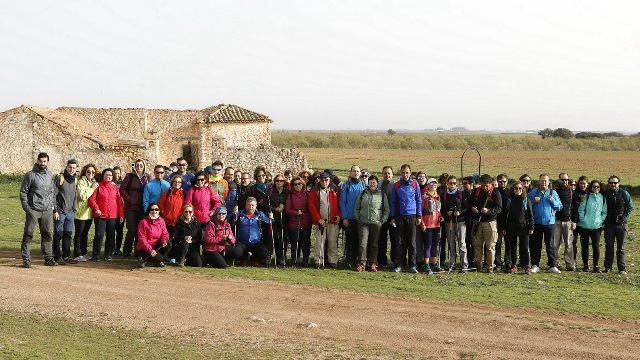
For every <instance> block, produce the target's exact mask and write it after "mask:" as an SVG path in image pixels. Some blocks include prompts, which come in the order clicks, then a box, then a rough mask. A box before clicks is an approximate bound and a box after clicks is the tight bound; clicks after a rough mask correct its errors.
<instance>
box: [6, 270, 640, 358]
mask: <svg viewBox="0 0 640 360" xmlns="http://www.w3.org/2000/svg"><path fill="white" fill-rule="evenodd" d="M5 260H6V259H5ZM0 304H1V307H2V309H4V310H12V311H19V312H26V313H34V314H40V315H44V316H56V317H62V318H68V319H74V320H77V321H81V322H88V323H95V324H102V325H109V326H117V327H124V328H128V329H135V330H143V331H147V332H152V333H158V334H163V335H171V336H179V337H180V336H183V337H189V338H193V337H194V334H197V336H196V337H197V338H198V341H201V342H203V343H206V344H220V343H224V344H227V345H230V344H234V345H233V346H242V347H243V348H245V349H255V351H256V352H254V353H253V354H255V356H256V357H263V356H260V354H261V353H260V352H259V351H265V352H264V353H263V354H267V353H269V351H268V350H269V349H270V348H272V349H273V348H276V349H278V350H281V351H285V353H288V354H289V356H288V357H299V358H325V357H336V356H338V357H340V356H343V357H346V358H353V357H355V356H364V357H378V358H400V357H402V358H425V357H427V356H433V357H437V358H460V357H474V358H509V359H513V358H526V359H549V358H573V359H604V358H608V359H637V356H638V352H639V351H640V323H639V322H637V321H618V320H611V319H602V318H598V317H591V316H579V315H567V314H561V313H556V312H546V311H527V310H521V309H512V308H500V307H492V306H484V305H473V304H451V303H445V302H439V301H428V300H416V299H403V298H394V297H388V296H376V295H362V294H355V293H351V292H346V291H337V290H327V289H318V288H312V287H307V286H295V285H282V284H277V283H270V282H263V281H252V280H243V279H226V278H222V277H217V276H203V275H197V274H190V273H186V272H183V271H179V270H174V269H157V268H145V269H143V270H136V271H129V269H128V268H127V269H124V268H114V267H105V266H104V264H103V263H100V264H99V266H96V264H79V265H74V266H58V267H55V268H47V267H44V266H41V264H36V266H34V267H33V268H32V269H23V268H21V267H19V266H18V265H17V261H11V262H4V263H3V264H2V265H0ZM252 317H253V318H252ZM308 323H314V324H317V327H306V326H303V325H301V324H308ZM363 349H364V353H363V352H362V351H363ZM293 354H295V356H294V355H293Z"/></svg>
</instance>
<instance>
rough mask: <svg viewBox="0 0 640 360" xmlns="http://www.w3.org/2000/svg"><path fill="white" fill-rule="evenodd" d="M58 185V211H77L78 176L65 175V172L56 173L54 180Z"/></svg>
mask: <svg viewBox="0 0 640 360" xmlns="http://www.w3.org/2000/svg"><path fill="white" fill-rule="evenodd" d="M53 182H54V184H55V186H56V190H57V191H56V192H57V195H56V211H57V212H58V213H62V214H69V213H72V212H74V213H75V212H76V209H77V206H78V204H77V193H78V191H77V188H76V182H77V181H76V176H75V174H74V175H73V176H70V177H69V176H67V177H65V176H64V173H61V174H58V175H56V177H55V179H54V180H53Z"/></svg>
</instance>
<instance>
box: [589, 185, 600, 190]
mask: <svg viewBox="0 0 640 360" xmlns="http://www.w3.org/2000/svg"><path fill="white" fill-rule="evenodd" d="M591 188H592V189H600V186H598V185H594V186H592V187H591Z"/></svg>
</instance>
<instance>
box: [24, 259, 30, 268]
mask: <svg viewBox="0 0 640 360" xmlns="http://www.w3.org/2000/svg"><path fill="white" fill-rule="evenodd" d="M22 267H23V268H27V269H28V268H30V267H31V259H22Z"/></svg>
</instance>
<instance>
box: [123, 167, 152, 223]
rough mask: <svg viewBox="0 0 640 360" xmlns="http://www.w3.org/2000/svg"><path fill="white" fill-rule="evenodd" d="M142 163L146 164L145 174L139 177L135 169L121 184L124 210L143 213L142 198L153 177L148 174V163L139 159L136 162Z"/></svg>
mask: <svg viewBox="0 0 640 360" xmlns="http://www.w3.org/2000/svg"><path fill="white" fill-rule="evenodd" d="M139 161H142V163H143V164H144V170H143V172H144V174H143V175H142V176H138V174H137V173H136V171H135V169H134V170H133V171H132V172H130V173H128V174H127V175H126V176H125V177H124V179H123V180H122V183H121V184H120V195H121V196H122V200H124V209H125V210H127V211H128V210H131V211H137V212H143V210H142V196H143V194H144V186H145V185H147V183H148V182H149V181H151V176H150V175H149V174H147V173H146V171H147V163H145V162H144V160H142V159H137V160H136V162H139Z"/></svg>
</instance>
